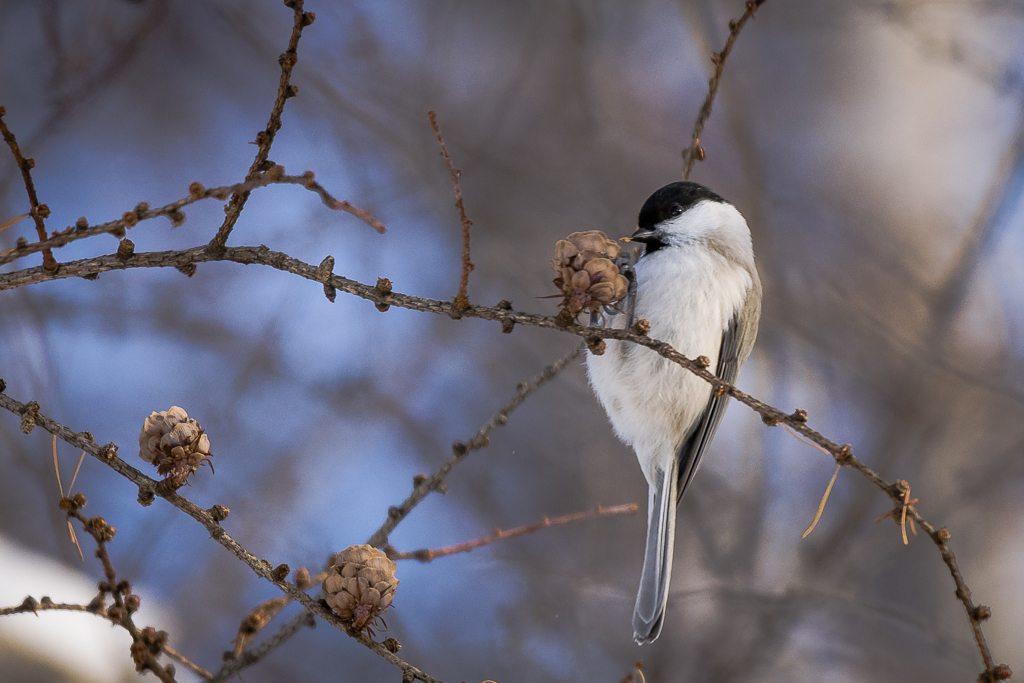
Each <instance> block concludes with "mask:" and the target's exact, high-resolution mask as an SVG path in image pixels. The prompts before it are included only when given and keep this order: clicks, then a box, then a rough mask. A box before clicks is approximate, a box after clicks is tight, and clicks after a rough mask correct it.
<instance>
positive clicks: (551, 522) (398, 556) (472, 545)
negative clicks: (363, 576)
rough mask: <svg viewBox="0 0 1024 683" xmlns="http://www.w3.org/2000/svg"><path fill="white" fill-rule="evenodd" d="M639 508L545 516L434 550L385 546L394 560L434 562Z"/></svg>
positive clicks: (616, 506)
mask: <svg viewBox="0 0 1024 683" xmlns="http://www.w3.org/2000/svg"><path fill="white" fill-rule="evenodd" d="M638 509H639V506H638V505H637V504H636V503H627V504H626V505H614V506H612V507H602V506H600V505H599V506H597V507H596V508H594V509H593V510H587V511H586V512H577V513H574V514H571V515H563V516H562V517H554V518H548V517H545V518H544V519H543V521H541V522H538V523H536V524H527V525H525V526H519V527H516V528H514V529H509V530H507V531H502V530H501V529H495V531H494V533H493V534H491V535H490V536H485V537H483V538H477V539H474V540H472V541H467V542H465V543H459V544H456V545H450V546H448V547H446V548H438V549H436V550H432V549H430V548H421V549H420V550H411V551H409V552H399V551H398V550H395V549H394V548H393V547H392V546H391V545H388V546H386V547H385V549H384V550H385V551H386V552H387V554H388V557H389V558H391V559H392V560H418V561H420V562H432V561H434V560H436V559H437V558H439V557H446V556H448V555H455V554H456V553H468V552H470V551H472V550H476V549H477V548H480V547H482V546H485V545H490V544H491V543H494V542H495V541H503V540H505V539H506V538H515V537H516V536H523V535H525V534H532V533H534V532H537V531H540V530H541V529H548V528H550V527H553V526H562V525H564V524H572V523H573V522H581V521H583V520H585V519H593V518H594V517H604V516H607V515H622V514H632V513H634V512H636V511H637V510H638Z"/></svg>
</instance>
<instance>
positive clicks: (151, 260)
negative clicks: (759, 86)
mask: <svg viewBox="0 0 1024 683" xmlns="http://www.w3.org/2000/svg"><path fill="white" fill-rule="evenodd" d="M221 260H222V261H233V262H235V263H243V264H257V263H258V264H262V265H266V266H270V267H272V268H276V269H278V270H283V271H286V272H290V273H293V274H295V275H298V276H300V277H303V278H305V279H307V280H312V281H314V282H318V283H320V282H325V279H324V277H323V276H322V274H321V273H320V272H319V271H318V269H317V267H316V266H313V265H310V264H308V263H304V262H302V261H299V260H298V259H295V258H292V257H290V256H288V255H287V254H283V253H280V252H275V251H271V250H270V249H268V248H266V247H264V246H260V247H230V248H226V249H225V250H224V252H223V253H222V254H221V255H220V256H213V255H211V254H210V253H209V252H208V251H207V250H206V249H205V248H204V247H194V248H192V249H188V250H185V251H167V252H150V253H143V254H136V255H134V256H133V257H132V258H130V259H128V260H127V261H125V260H122V259H120V258H118V257H117V256H116V255H114V256H102V257H98V258H93V259H84V260H82V261H75V262H71V263H67V264H62V265H61V266H60V268H59V270H58V271H57V272H56V273H47V272H46V271H45V270H44V269H43V268H41V267H37V268H29V269H26V270H22V271H17V272H14V273H7V274H4V275H0V290H2V289H8V288H11V287H17V286H21V285H25V284H31V283H35V282H42V281H45V280H54V279H60V278H64V277H73V276H84V275H92V274H98V273H100V272H103V271H107V270H120V269H124V268H137V267H166V266H172V267H177V268H180V267H182V266H187V265H189V264H196V263H201V262H208V261H221ZM326 282H327V283H329V284H330V285H332V286H333V287H334V288H336V289H340V290H342V291H344V292H347V293H349V294H354V295H355V296H358V297H361V298H363V299H367V300H369V301H372V302H373V303H374V304H377V305H378V306H382V307H386V306H398V307H400V308H408V309H411V310H417V311H424V312H428V313H434V314H440V315H447V316H449V317H452V318H459V317H461V316H465V317H469V318H480V319H483V320H494V321H497V322H500V323H501V324H502V326H503V327H506V326H508V325H514V324H519V325H531V326H534V327H543V328H548V329H556V330H561V331H563V332H567V333H569V334H573V335H576V336H578V337H582V338H583V339H584V340H586V341H587V342H588V343H590V344H592V343H593V342H594V341H595V340H599V339H618V340H622V341H629V342H632V343H635V344H639V345H641V346H646V347H647V348H649V349H651V350H652V351H654V352H656V353H658V354H659V355H660V356H662V357H663V358H666V359H668V360H669V361H671V362H673V363H676V364H678V365H680V366H682V367H684V368H686V369H687V370H689V371H690V372H692V373H694V374H695V375H697V376H698V377H700V378H701V379H703V380H704V381H706V382H708V383H709V384H711V385H712V388H713V391H715V392H716V393H720V394H722V395H725V394H728V395H730V396H732V397H733V398H735V399H736V400H737V401H739V402H740V403H743V404H744V405H746V406H748V407H750V408H751V409H752V410H754V411H755V412H757V413H758V414H759V415H760V416H761V419H762V420H763V421H764V422H765V424H767V425H769V426H773V427H774V426H778V425H782V424H784V425H787V426H789V427H790V428H791V429H792V430H793V431H795V432H797V433H798V434H800V435H802V436H804V437H805V438H807V439H809V440H810V441H812V442H813V443H815V444H817V445H818V446H820V447H821V448H822V449H824V450H825V451H827V452H828V453H829V454H830V455H831V456H832V457H833V458H834V459H835V461H836V464H838V465H840V466H842V467H850V468H852V469H854V470H856V471H857V472H859V473H860V474H861V475H863V476H864V477H865V478H867V479H868V480H869V481H870V482H871V483H873V484H874V485H875V486H876V487H878V488H879V489H880V490H881V491H882V492H884V493H885V494H886V495H887V496H889V498H890V499H891V500H892V501H893V503H894V505H897V506H900V507H901V508H902V506H903V498H904V492H903V490H902V487H900V486H899V485H897V484H895V483H893V484H890V483H889V482H886V481H885V480H884V479H882V478H881V477H880V476H879V475H878V474H877V473H876V472H875V471H874V470H872V469H871V468H870V467H868V466H867V465H865V464H864V463H863V462H861V461H860V460H858V459H857V458H856V457H854V456H853V451H852V448H851V447H850V446H849V445H842V446H841V445H839V444H837V443H835V442H833V441H832V440H830V439H828V438H827V437H825V436H824V435H823V434H821V433H820V432H817V431H815V430H813V429H811V428H810V427H808V426H807V413H806V411H803V410H797V411H795V412H793V413H791V414H787V413H784V412H783V411H781V410H779V409H777V408H774V407H772V406H770V405H768V404H767V403H764V402H763V401H761V400H759V399H757V398H755V397H753V396H750V395H749V394H747V393H745V392H743V391H740V390H739V389H737V388H736V387H734V386H732V385H731V384H728V383H726V382H723V381H722V380H720V379H718V378H717V377H716V376H715V375H714V374H713V373H712V372H710V371H709V370H708V369H707V366H708V363H707V362H706V361H707V359H705V358H703V357H701V358H698V359H696V360H691V359H689V358H687V357H685V356H684V355H683V354H681V353H679V352H678V351H676V350H675V349H674V348H673V347H672V346H671V345H669V344H666V343H665V342H662V341H658V340H656V339H652V338H650V337H648V336H646V335H641V334H636V333H633V332H631V331H628V330H618V329H611V328H596V327H587V326H583V325H579V324H577V323H571V324H563V323H561V322H560V321H559V320H558V319H557V318H555V317H551V316H542V315H536V314H532V313H521V312H518V311H515V310H513V309H512V308H511V306H509V307H507V308H506V307H505V306H501V305H499V306H496V307H488V306H478V305H471V306H469V307H468V308H466V309H464V310H459V309H457V308H456V306H455V304H454V303H451V302H447V301H437V300H433V299H425V298H422V297H416V296H411V295H408V294H400V293H398V292H394V291H391V290H390V289H387V291H383V290H382V289H379V288H377V287H375V286H371V285H366V284H363V283H360V282H356V281H354V280H350V279H348V278H344V277H341V276H339V275H330V276H329V277H328V278H326ZM503 303H504V302H503ZM594 346H596V345H594ZM563 360H565V359H563ZM3 399H5V397H3V396H0V405H3ZM520 402H521V401H520ZM19 405H20V404H19ZM4 407H6V406H4ZM8 409H10V408H8ZM19 414H20V413H19ZM48 431H49V430H48ZM58 436H60V437H61V438H64V436H61V435H60V434H58ZM76 445H77V444H76ZM79 447H80V446H79ZM454 456H455V454H454V453H453V457H454ZM125 466H126V467H129V466H127V465H125ZM115 469H116V468H115ZM131 469H132V470H133V471H135V472H138V471H137V470H134V468H131ZM138 474H139V475H140V476H145V475H141V473H138ZM147 479H148V478H147ZM133 481H134V480H133ZM425 486H426V482H423V483H421V484H420V486H418V487H417V490H416V491H414V492H413V496H416V495H418V494H417V491H420V489H422V488H424V487H425ZM426 493H427V491H426V490H423V491H422V493H421V495H422V496H425V495H426ZM175 495H176V494H175ZM413 496H410V498H412V497H413ZM182 500H184V499H182ZM186 502H187V501H186ZM406 502H408V500H407V501H406ZM189 505H191V503H189ZM403 505H404V504H403ZM193 507H194V506H193ZM183 509H184V508H183ZM197 509H198V508H197ZM399 509H400V508H399ZM410 509H411V508H410ZM186 512H188V511H187V510H186ZM189 514H191V513H189ZM908 514H909V515H910V516H911V517H912V518H913V519H914V520H915V521H916V522H917V523H918V525H919V526H921V528H922V529H924V530H925V533H927V534H928V535H929V537H931V539H932V540H933V541H934V542H935V544H936V545H937V546H938V548H939V552H940V554H941V555H942V559H943V561H944V562H945V563H946V566H947V567H948V569H949V572H950V574H951V575H952V577H953V581H954V583H955V584H956V589H957V590H956V595H957V599H958V600H960V602H961V603H962V604H963V605H964V609H965V610H966V611H967V616H968V618H969V620H970V622H971V626H972V629H973V631H974V636H975V642H976V644H977V646H978V650H979V652H980V653H981V656H982V659H983V661H984V662H985V673H984V674H983V677H984V678H983V679H982V680H984V681H996V680H1004V679H1005V678H1006V676H1005V673H1001V672H1004V671H1008V669H1005V670H1003V669H1000V668H999V667H997V666H996V665H995V663H994V660H993V659H992V654H991V652H990V650H989V648H988V645H987V643H986V642H985V638H984V635H983V634H982V629H981V622H982V621H984V620H985V619H987V618H988V615H989V613H988V611H987V610H979V608H978V606H976V605H975V604H974V602H973V600H972V598H971V593H970V590H969V589H968V587H967V584H966V583H965V582H964V579H963V576H962V575H961V573H960V569H959V567H958V566H957V563H956V558H955V556H954V555H953V552H952V551H951V550H950V549H949V548H948V547H947V545H946V542H947V541H948V540H949V532H948V530H946V529H935V527H933V526H932V525H931V524H929V523H928V522H927V521H926V520H925V519H924V518H923V517H921V515H920V513H919V512H918V511H917V509H916V508H914V507H912V506H911V507H909V508H908ZM403 516H404V515H403ZM387 526H388V523H385V525H384V527H382V529H386V531H384V536H383V538H384V540H386V534H388V533H390V530H388V529H387ZM217 528H218V529H219V527H217ZM391 528H393V526H392V527H391ZM379 538H380V537H379V536H378V535H376V534H375V535H374V538H373V539H372V540H378V539H379ZM382 543H383V541H382V542H381V544H382ZM240 557H241V556H240ZM296 590H297V589H296ZM299 592H301V591H299ZM303 595H304V596H305V593H303ZM1000 666H1004V665H1000Z"/></svg>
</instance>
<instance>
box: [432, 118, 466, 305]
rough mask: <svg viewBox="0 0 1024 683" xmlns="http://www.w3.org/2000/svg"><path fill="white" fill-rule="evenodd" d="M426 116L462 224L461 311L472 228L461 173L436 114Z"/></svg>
mask: <svg viewBox="0 0 1024 683" xmlns="http://www.w3.org/2000/svg"><path fill="white" fill-rule="evenodd" d="M427 116H428V117H429V118H430V125H431V126H433V128H434V133H435V134H436V135H437V142H438V144H439V145H441V155H442V156H443V157H444V163H445V165H446V166H447V167H448V174H449V175H450V176H451V177H452V186H453V187H454V188H455V206H456V207H457V208H458V209H459V220H460V221H461V222H462V273H461V275H460V277H459V293H458V294H456V295H455V307H456V308H457V309H459V310H460V311H461V310H464V309H466V308H468V307H469V295H468V294H467V293H466V289H467V288H468V287H469V272H470V271H471V270H473V264H472V263H471V262H470V260H469V229H470V227H472V225H473V221H471V220H469V218H468V217H467V216H466V206H465V204H464V203H463V201H462V190H461V188H459V177H460V176H461V175H462V171H461V170H460V169H457V168H455V164H453V163H452V158H451V156H450V155H449V154H448V147H446V146H445V144H444V137H443V136H442V135H441V126H439V125H438V123H437V113H435V112H434V111H428V112H427Z"/></svg>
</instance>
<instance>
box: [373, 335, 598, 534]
mask: <svg viewBox="0 0 1024 683" xmlns="http://www.w3.org/2000/svg"><path fill="white" fill-rule="evenodd" d="M582 352H583V347H582V346H579V347H577V348H576V349H574V350H572V351H570V352H569V353H568V354H566V355H565V356H563V357H562V358H559V359H558V360H556V361H555V362H554V363H552V364H551V365H549V366H547V367H546V368H544V370H543V371H541V373H540V374H539V375H537V376H536V377H534V378H533V379H531V380H530V381H529V382H523V383H522V384H520V385H519V386H518V387H516V393H514V394H513V395H512V398H510V399H509V400H508V401H507V402H506V403H505V405H503V406H502V407H501V408H499V409H498V412H496V413H495V414H494V415H493V416H491V419H489V420H488V421H487V422H485V423H484V424H483V425H481V427H480V429H478V430H477V432H476V434H474V435H473V436H472V437H471V438H470V439H469V441H466V442H465V443H463V442H458V441H457V442H455V443H453V444H452V454H451V455H450V456H449V457H448V459H447V460H445V461H444V464H442V465H441V467H439V468H438V470H437V472H434V474H433V475H431V476H429V477H424V478H423V479H422V480H419V483H418V484H417V485H416V487H415V488H414V489H413V490H412V493H410V494H409V497H408V498H406V499H405V500H404V501H403V502H402V504H401V505H399V506H397V507H393V508H390V509H389V510H388V518H387V520H386V521H385V522H384V524H382V525H381V527H380V528H379V529H377V531H375V532H374V533H373V535H372V536H370V539H369V540H368V541H367V542H366V543H367V545H372V546H374V547H375V548H379V547H381V546H383V545H385V544H386V543H387V542H388V537H389V536H390V535H391V532H392V531H394V530H395V527H396V526H398V524H399V522H401V521H402V520H403V519H405V517H406V515H408V514H409V513H410V512H411V511H412V509H413V508H414V507H416V506H417V505H419V503H420V501H422V500H423V499H424V498H426V497H427V496H428V495H429V494H430V492H431V491H437V490H438V489H439V488H440V487H441V485H442V483H443V482H444V478H445V477H447V476H448V474H449V473H450V472H451V471H452V470H453V469H454V468H455V466H456V465H458V464H459V463H460V462H462V461H463V460H465V459H466V457H467V456H468V455H469V454H470V453H472V452H473V451H475V450H479V449H481V448H484V447H486V446H487V445H488V444H489V443H490V441H491V432H493V431H494V430H495V429H496V428H497V427H499V426H501V425H504V424H507V423H508V416H509V413H511V412H512V411H513V410H515V409H516V408H518V407H519V405H520V404H521V403H522V402H523V401H525V400H526V398H527V397H528V396H529V395H530V394H532V393H533V392H535V391H537V389H539V388H541V387H542V386H543V385H545V384H547V383H548V382H549V381H550V380H552V379H554V378H555V376H556V375H558V373H560V372H561V371H562V370H564V369H565V367H566V366H567V365H569V363H571V362H572V361H574V360H575V359H576V358H578V357H579V355H580V354H581V353H582Z"/></svg>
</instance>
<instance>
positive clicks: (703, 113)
mask: <svg viewBox="0 0 1024 683" xmlns="http://www.w3.org/2000/svg"><path fill="white" fill-rule="evenodd" d="M762 4H764V0H750V1H749V2H747V10H746V11H745V12H744V13H743V16H741V17H740V18H739V19H731V20H729V37H728V39H726V41H725V47H723V48H722V51H721V52H715V53H712V55H711V61H712V62H714V64H715V73H714V75H712V76H711V79H710V80H709V81H708V94H707V96H706V97H705V98H704V104H703V105H701V108H700V113H698V114H697V121H696V122H695V123H694V124H693V134H692V135H691V136H690V146H689V147H688V148H686V149H685V150H683V180H689V179H690V172H691V171H692V170H693V163H694V162H695V161H703V160H704V148H703V147H701V144H700V135H701V133H703V132H704V124H706V123H707V122H708V118H709V117H710V116H711V107H712V105H713V104H714V103H715V95H717V94H718V83H719V81H720V80H722V71H723V70H724V69H725V60H726V58H727V57H728V56H729V53H730V52H732V46H733V43H735V42H736V36H738V35H739V34H740V30H741V29H742V28H743V25H744V24H746V23H747V19H750V18H751V17H752V16H754V12H756V11H757V8H758V7H760V6H761V5H762Z"/></svg>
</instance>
